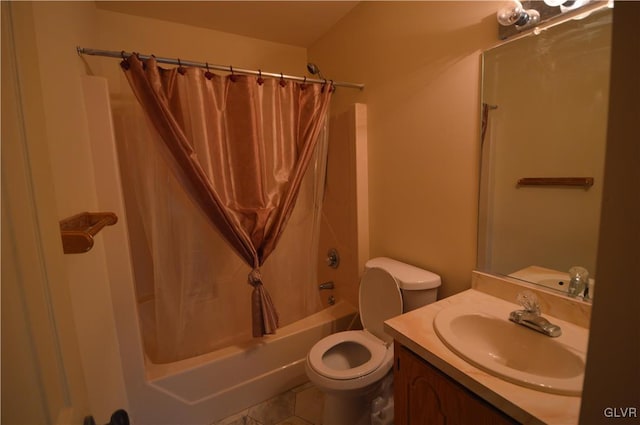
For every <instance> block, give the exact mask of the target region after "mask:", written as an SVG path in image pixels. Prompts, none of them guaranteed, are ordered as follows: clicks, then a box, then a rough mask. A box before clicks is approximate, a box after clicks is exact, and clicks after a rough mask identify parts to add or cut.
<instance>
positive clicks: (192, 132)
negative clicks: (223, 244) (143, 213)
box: [123, 56, 332, 336]
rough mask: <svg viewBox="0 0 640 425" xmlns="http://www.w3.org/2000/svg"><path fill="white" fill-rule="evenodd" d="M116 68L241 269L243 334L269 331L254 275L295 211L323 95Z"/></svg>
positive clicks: (284, 86) (271, 314)
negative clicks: (247, 328) (244, 270)
mask: <svg viewBox="0 0 640 425" xmlns="http://www.w3.org/2000/svg"><path fill="white" fill-rule="evenodd" d="M123 69H124V70H125V71H124V72H125V75H126V76H127V79H128V81H129V83H130V85H131V87H132V89H133V92H134V93H135V95H136V97H137V99H138V100H139V102H140V104H141V105H142V106H143V109H144V110H145V112H146V114H147V116H148V117H149V119H150V121H151V122H152V123H153V125H154V127H155V130H156V131H157V134H158V135H159V136H160V138H161V140H162V142H163V144H164V146H165V147H166V148H167V149H166V151H167V152H170V157H171V158H172V159H171V161H172V162H173V166H174V167H175V170H176V173H177V175H179V177H180V179H181V180H182V184H183V185H185V187H186V188H187V189H188V192H189V194H190V199H191V200H192V201H193V202H195V203H196V204H197V205H198V206H199V207H200V208H201V209H202V212H203V214H204V215H205V216H206V217H207V218H208V220H209V221H210V222H211V223H213V224H215V226H216V228H217V229H218V230H219V232H220V233H221V234H222V235H223V236H224V238H225V239H226V241H227V242H228V243H229V244H230V245H231V246H232V247H233V248H234V249H235V251H236V252H237V253H238V254H239V255H240V256H241V257H242V258H243V259H244V261H245V262H246V263H247V264H249V266H250V267H251V272H250V273H249V283H250V284H251V285H252V286H253V288H254V289H253V295H252V305H253V320H252V326H253V335H254V336H261V335H264V334H267V333H273V332H275V328H276V327H277V326H278V317H277V314H276V313H275V308H274V307H273V305H272V301H271V299H270V296H269V294H268V293H267V292H266V289H265V288H264V286H263V284H262V277H261V272H260V267H261V266H262V265H263V264H264V261H265V260H266V258H267V257H268V256H269V255H270V254H271V253H272V252H273V250H274V248H275V246H276V244H277V243H278V241H279V239H280V237H281V235H282V233H283V230H284V228H285V225H286V224H287V221H288V219H289V217H290V215H291V212H292V210H293V207H294V205H295V202H296V198H297V196H298V190H299V187H300V185H301V182H302V179H303V176H304V172H305V170H306V168H307V166H308V164H309V161H310V160H311V157H312V155H313V152H314V148H315V145H316V142H317V140H318V136H319V134H320V132H321V130H322V128H323V125H324V122H325V119H326V115H327V109H328V104H329V100H330V96H331V91H332V90H331V88H330V87H324V86H318V85H311V84H308V85H304V84H296V83H292V82H289V81H287V82H285V81H282V80H280V79H261V78H260V79H258V78H255V77H247V76H237V75H234V76H227V77H221V76H218V75H213V74H210V73H208V72H205V71H204V70H202V69H199V68H182V67H180V68H174V69H166V70H165V69H161V68H159V67H158V66H157V63H156V62H155V60H154V59H153V58H151V59H149V60H147V61H145V62H144V63H143V62H142V61H140V60H139V59H138V58H137V57H135V56H131V57H130V58H128V59H127V60H126V61H123ZM167 207H168V208H170V207H171V206H167Z"/></svg>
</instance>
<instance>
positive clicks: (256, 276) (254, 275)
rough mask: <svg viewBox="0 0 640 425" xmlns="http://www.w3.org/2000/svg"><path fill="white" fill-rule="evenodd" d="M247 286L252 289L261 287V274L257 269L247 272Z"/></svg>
mask: <svg viewBox="0 0 640 425" xmlns="http://www.w3.org/2000/svg"><path fill="white" fill-rule="evenodd" d="M249 284H250V285H251V286H253V287H254V288H255V287H256V286H258V285H262V273H260V269H259V268H258V267H256V268H254V269H253V270H251V272H249Z"/></svg>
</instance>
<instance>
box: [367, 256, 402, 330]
mask: <svg viewBox="0 0 640 425" xmlns="http://www.w3.org/2000/svg"><path fill="white" fill-rule="evenodd" d="M359 300H360V318H361V320H362V325H363V326H364V328H365V329H366V330H368V331H369V332H370V333H372V334H373V335H375V336H376V337H378V338H379V339H381V340H383V341H385V342H387V343H391V342H393V338H392V337H391V336H390V335H388V334H387V333H386V332H385V331H384V321H385V320H387V319H391V318H392V317H395V316H398V315H400V314H402V295H401V293H400V288H399V287H398V284H397V282H396V280H395V279H394V278H393V276H391V275H390V274H389V272H387V271H386V270H383V269H380V268H377V267H372V268H370V269H367V270H365V272H364V275H363V276H362V279H361V280H360V291H359Z"/></svg>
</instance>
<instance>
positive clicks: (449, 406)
mask: <svg viewBox="0 0 640 425" xmlns="http://www.w3.org/2000/svg"><path fill="white" fill-rule="evenodd" d="M523 291H531V292H532V293H535V295H536V296H537V297H538V299H539V303H540V307H541V310H542V315H543V316H544V317H545V318H547V319H549V320H550V321H551V322H553V324H555V325H558V326H560V327H561V328H562V335H561V336H560V337H557V338H552V337H549V336H546V335H542V334H538V333H536V332H535V331H533V330H530V329H526V328H524V327H522V326H521V325H518V324H515V323H512V322H510V321H509V320H508V317H509V314H508V312H509V310H514V311H515V310H518V309H520V308H522V307H520V306H519V305H518V304H516V298H517V296H518V294H520V293H522V292H523ZM466 309H471V310H469V311H470V312H473V311H474V310H476V309H477V311H478V312H479V313H478V314H479V316H482V317H485V318H486V321H487V323H489V325H487V327H486V329H485V328H483V326H484V325H481V324H480V323H481V322H483V320H484V319H478V316H473V314H471V313H469V314H471V316H469V315H467V316H466V317H467V318H469V317H471V318H472V320H469V321H468V323H469V325H466V324H465V323H466V322H465V320H458V321H457V322H456V326H458V328H457V329H458V330H456V332H459V331H460V329H459V327H460V326H459V325H460V324H463V325H464V326H463V328H462V331H463V332H466V331H465V329H464V327H465V326H473V329H470V331H469V332H470V333H469V334H463V339H464V340H465V341H470V340H471V341H472V342H471V343H470V344H468V345H469V347H470V348H469V349H470V350H476V351H480V352H481V351H482V350H485V349H487V348H486V347H490V346H491V342H490V341H489V342H486V341H485V339H487V340H491V339H492V338H493V337H494V336H495V338H494V339H495V340H497V341H498V342H499V343H502V344H507V345H510V344H511V341H513V348H514V349H513V350H511V351H510V353H505V354H504V355H505V356H507V359H506V360H507V361H506V363H507V364H504V363H505V362H504V360H505V359H501V360H499V361H498V362H497V363H496V365H495V368H493V367H492V366H491V365H490V364H489V365H488V366H487V364H484V363H483V362H484V360H482V359H479V360H476V358H474V355H473V354H469V356H468V357H466V356H465V354H466V353H464V352H456V347H455V346H454V345H452V344H450V343H449V341H447V340H446V338H445V337H446V332H448V330H445V329H444V328H445V326H443V325H442V322H443V320H442V319H443V318H445V316H451V314H450V313H442V314H441V315H440V319H439V322H440V324H439V327H438V326H434V324H437V323H438V321H437V320H436V318H437V317H438V315H439V314H440V313H441V312H443V311H446V312H454V313H455V312H456V311H462V312H465V311H466ZM464 314H465V315H466V314H467V313H464ZM491 315H493V316H494V317H493V318H492V319H491V320H495V323H496V324H497V325H499V326H500V327H499V328H497V329H498V332H493V330H492V329H493V328H491V326H493V322H491V320H489V318H490V317H491ZM590 315H591V306H590V304H588V303H585V302H582V301H579V300H574V299H569V298H567V297H563V296H559V295H557V294H554V293H551V292H546V291H545V290H544V289H541V288H539V287H535V286H533V285H529V284H527V283H523V282H519V281H517V280H515V279H510V278H501V277H497V276H493V275H489V274H485V273H480V272H474V273H473V277H472V289H470V290H467V291H464V292H462V293H459V294H457V295H454V296H451V297H448V298H446V299H443V300H440V301H438V302H437V303H434V304H431V305H428V306H425V307H422V308H420V309H417V310H414V311H412V312H409V313H406V314H403V315H401V316H398V317H395V318H393V319H390V320H387V321H386V322H385V330H386V331H387V332H388V333H389V334H391V335H392V336H393V337H394V340H395V342H394V344H395V346H394V347H395V349H394V351H395V353H394V355H395V359H394V360H395V363H394V391H395V397H394V398H395V400H394V402H395V406H396V407H395V423H396V424H398V425H405V424H406V425H412V424H423V423H430V424H432V423H433V424H440V423H474V424H481V423H486V424H512V423H526V424H549V423H562V424H577V423H578V416H579V410H580V392H581V388H582V379H583V373H584V362H585V360H586V350H587V340H588V324H589V320H590ZM452 323H453V322H452ZM472 324H473V325H472ZM505 331H507V332H505ZM487 332H488V333H494V334H495V335H494V336H490V335H488V334H486V333H487ZM510 332H515V333H513V334H511V333H510ZM505 335H506V337H505ZM486 336H490V337H488V338H485V337H486ZM531 338H533V340H532V341H533V344H534V346H535V347H537V348H536V349H535V351H533V350H532V348H531V345H530V344H531V341H525V340H527V339H531ZM536 338H538V339H536ZM485 342H486V344H485ZM538 348H539V350H538ZM554 350H556V351H554ZM558 350H559V351H558ZM558 353H560V354H561V355H566V359H563V360H560V361H561V362H564V361H566V362H572V364H569V363H567V365H564V364H560V365H558V364H557V359H556V355H557V354H558ZM509 356H515V357H516V358H511V359H510V358H508V357H509ZM486 358H488V359H491V358H492V356H491V355H488V356H486ZM512 362H513V364H511V363H512ZM518 364H519V365H518ZM507 365H508V366H507ZM510 366H513V368H512V367H510ZM529 367H531V368H532V369H529ZM567 367H568V369H567ZM494 369H495V370H494ZM566 370H570V372H566ZM510 371H513V372H514V373H513V374H511V375H510ZM545 375H547V376H545ZM569 375H571V376H569ZM573 375H575V376H573ZM549 377H551V378H549ZM537 378H540V380H539V381H538V380H537Z"/></svg>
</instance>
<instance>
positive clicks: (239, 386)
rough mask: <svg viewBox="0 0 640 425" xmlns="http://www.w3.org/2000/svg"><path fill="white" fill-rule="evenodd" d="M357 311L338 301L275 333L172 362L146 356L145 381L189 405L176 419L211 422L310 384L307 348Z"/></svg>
mask: <svg viewBox="0 0 640 425" xmlns="http://www.w3.org/2000/svg"><path fill="white" fill-rule="evenodd" d="M355 313H356V311H355V309H354V308H353V307H352V306H351V305H349V304H348V303H345V302H338V303H337V304H335V305H333V306H331V307H329V308H326V309H324V310H322V311H320V312H318V313H315V314H313V315H311V316H309V317H306V318H304V319H302V320H299V321H297V322H295V323H292V324H290V325H287V326H284V327H282V328H280V329H278V331H277V334H275V335H270V336H266V337H264V338H260V339H256V340H252V341H248V342H246V343H244V344H241V345H235V346H231V347H227V348H223V349H220V350H217V351H214V352H211V353H207V354H203V355H200V356H197V357H193V358H190V359H185V360H181V361H177V362H173V363H166V364H153V363H151V362H150V361H149V360H148V359H147V360H146V361H145V370H146V375H147V384H148V386H150V387H151V388H153V389H155V390H156V391H158V392H161V393H164V394H165V395H167V396H169V397H171V398H172V399H174V400H175V401H177V402H179V403H180V404H183V405H184V406H185V407H189V408H191V410H190V411H189V413H188V414H186V416H185V417H182V418H180V417H175V416H174V415H171V416H172V417H173V418H172V419H171V420H172V421H179V423H182V424H184V423H206V424H209V423H211V422H214V421H217V420H220V419H222V418H224V417H226V416H229V415H232V414H235V413H237V412H239V411H242V410H244V409H246V408H248V407H250V406H252V405H254V404H257V403H259V402H261V401H264V400H266V399H269V398H271V397H273V396H275V395H277V394H280V393H282V392H284V391H287V390H289V389H291V388H293V387H295V386H297V385H300V384H302V383H304V382H306V381H307V377H306V374H305V371H304V365H305V361H306V356H307V353H308V352H309V349H310V348H311V347H312V346H313V345H314V344H315V343H316V342H317V341H319V340H320V339H321V338H323V337H325V336H327V335H329V334H331V333H334V332H338V331H342V330H346V329H348V328H349V327H350V326H351V325H352V322H353V320H354V317H355ZM205 406H207V407H205ZM195 407H201V408H202V407H204V410H205V411H207V412H210V413H209V414H208V416H207V417H202V418H195V417H193V415H192V414H193V413H195V412H196V411H198V410H202V409H193V408H195ZM176 413H177V412H176ZM205 415H207V414H206V413H205Z"/></svg>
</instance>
